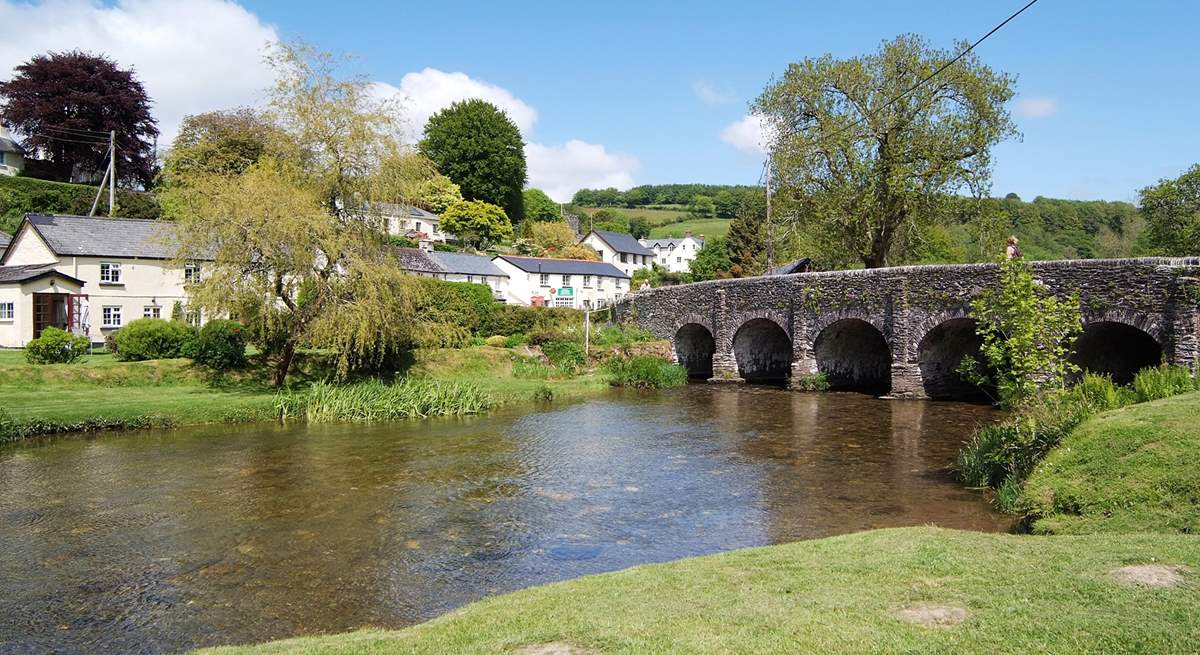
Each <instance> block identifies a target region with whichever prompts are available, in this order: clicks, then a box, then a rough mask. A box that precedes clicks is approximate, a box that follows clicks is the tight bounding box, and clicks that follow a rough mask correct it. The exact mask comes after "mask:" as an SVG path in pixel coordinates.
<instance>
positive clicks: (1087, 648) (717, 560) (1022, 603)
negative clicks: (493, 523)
mask: <svg viewBox="0 0 1200 655" xmlns="http://www.w3.org/2000/svg"><path fill="white" fill-rule="evenodd" d="M1150 562H1157V563H1166V564H1170V565H1182V566H1187V567H1190V570H1192V571H1197V570H1200V540H1198V539H1197V538H1195V537H1187V536H1179V535H1152V536H1151V535H1120V536H1117V535H1092V536H1086V537H1030V536H1011V535H988V534H977V533H970V532H959V531H950V530H940V529H935V528H905V529H894V530H876V531H872V532H864V533H859V534H852V535H846V536H841V537H833V538H829V539H820V540H816V541H805V542H799V543H794V544H787V545H783V546H773V547H769V548H757V549H750V550H742V551H736V552H732V553H727V554H722V555H716V556H711V557H701V558H695V559H687V560H681V561H678V562H672V563H669V564H661V565H652V566H643V567H638V568H635V569H630V570H628V571H621V572H617V573H611V574H606V575H599V576H591V577H585V578H580V579H577V580H571V581H568V582H563V583H559V584H553V585H549V586H544V587H537V588H533V589H528V590H525V591H521V592H518V593H515V594H510V595H507V596H501V597H497V598H491V599H487V600H484V601H481V602H479V603H475V604H473V605H469V606H467V607H465V608H463V609H461V610H459V611H456V612H453V613H451V614H448V615H446V616H444V617H441V618H439V619H435V620H433V621H430V622H428V623H425V624H421V625H418V626H414V627H412V628H409V629H405V630H399V631H379V630H368V631H363V632H355V633H350V634H345V635H333V636H326V637H314V638H302V639H293V640H287V641H281V642H276V643H270V644H263V645H259V646H249V647H236V648H223V649H215V650H212V651H206V652H208V653H211V654H212V655H216V654H221V655H266V654H270V653H307V654H318V653H319V654H327V655H334V654H349V653H378V654H384V653H406V654H408V653H411V654H420V653H431V654H432V653H480V654H482V653H514V652H521V650H520V649H522V648H525V647H528V646H534V645H541V644H555V643H558V644H571V645H574V646H575V647H576V648H579V649H582V650H579V651H545V652H586V653H597V654H604V655H615V654H618V653H629V654H634V653H637V654H641V653H700V654H709V653H712V654H716V653H868V652H889V653H894V652H906V653H918V652H919V653H1000V652H1005V653H1018V652H1053V653H1085V652H1105V653H1148V652H1155V653H1172V652H1175V653H1183V652H1191V649H1192V648H1194V646H1195V644H1196V640H1197V639H1198V638H1200V586H1198V585H1196V584H1194V583H1187V584H1184V585H1183V586H1180V587H1176V588H1169V589H1148V588H1143V587H1136V586H1129V585H1127V584H1123V583H1120V582H1118V581H1116V580H1115V579H1114V578H1113V577H1112V576H1111V575H1110V571H1112V570H1114V569H1117V568H1119V567H1123V566H1127V565H1129V564H1138V563H1150ZM928 606H945V607H948V608H955V609H961V610H965V612H966V616H965V620H963V622H962V623H960V624H958V625H944V626H931V625H923V624H920V623H913V622H910V621H908V620H904V619H903V618H900V616H899V613H900V612H901V611H902V610H905V609H913V608H922V607H928Z"/></svg>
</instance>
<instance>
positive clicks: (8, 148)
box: [0, 136, 25, 155]
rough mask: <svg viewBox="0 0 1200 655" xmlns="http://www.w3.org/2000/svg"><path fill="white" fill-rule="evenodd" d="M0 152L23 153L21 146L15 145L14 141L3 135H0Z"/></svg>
mask: <svg viewBox="0 0 1200 655" xmlns="http://www.w3.org/2000/svg"><path fill="white" fill-rule="evenodd" d="M0 152H15V153H17V154H19V155H23V154H25V151H24V150H22V149H21V146H19V145H17V142H16V141H13V140H12V139H10V138H8V137H4V136H0Z"/></svg>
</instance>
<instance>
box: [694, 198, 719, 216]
mask: <svg viewBox="0 0 1200 655" xmlns="http://www.w3.org/2000/svg"><path fill="white" fill-rule="evenodd" d="M688 213H689V214H691V215H692V216H698V217H700V218H711V217H713V216H716V215H717V205H716V203H715V202H713V199H712V198H711V197H709V196H695V197H694V198H692V202H691V203H690V204H688Z"/></svg>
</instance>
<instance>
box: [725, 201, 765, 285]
mask: <svg viewBox="0 0 1200 655" xmlns="http://www.w3.org/2000/svg"><path fill="white" fill-rule="evenodd" d="M736 213H737V218H735V219H733V221H731V222H730V223H729V233H728V234H726V235H725V242H726V251H727V254H728V255H729V261H730V267H729V272H730V274H731V275H732V276H733V277H749V276H752V275H762V274H763V273H764V272H765V271H766V268H767V255H766V253H767V196H766V193H756V194H747V195H746V196H745V197H743V198H742V202H741V204H740V205H739V206H738V208H737V212H736Z"/></svg>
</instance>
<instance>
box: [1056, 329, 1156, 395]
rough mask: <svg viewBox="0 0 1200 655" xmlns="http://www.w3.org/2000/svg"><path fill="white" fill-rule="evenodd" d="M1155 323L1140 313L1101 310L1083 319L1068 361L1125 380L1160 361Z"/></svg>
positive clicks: (1130, 379)
mask: <svg viewBox="0 0 1200 655" xmlns="http://www.w3.org/2000/svg"><path fill="white" fill-rule="evenodd" d="M1158 331H1159V330H1158V326H1157V325H1155V324H1154V323H1153V322H1151V321H1150V320H1149V319H1148V318H1147V317H1145V316H1143V315H1125V314H1105V315H1099V316H1097V317H1095V320H1091V321H1087V322H1085V324H1084V326H1083V334H1081V335H1080V336H1079V339H1078V340H1077V341H1076V342H1075V345H1074V353H1073V354H1072V355H1071V361H1072V362H1074V363H1075V364H1076V365H1078V366H1079V367H1080V368H1082V369H1083V370H1085V371H1088V372H1091V373H1099V374H1102V375H1108V376H1110V377H1112V379H1113V382H1116V383H1117V384H1129V383H1130V382H1132V381H1133V378H1134V376H1135V375H1137V372H1138V371H1140V370H1141V369H1143V368H1146V367H1147V366H1157V365H1158V364H1159V363H1160V362H1162V361H1163V354H1164V353H1163V345H1162V341H1161V338H1160V337H1159V336H1158Z"/></svg>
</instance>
